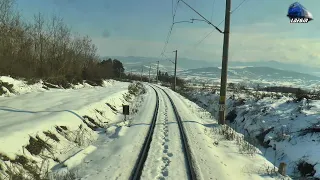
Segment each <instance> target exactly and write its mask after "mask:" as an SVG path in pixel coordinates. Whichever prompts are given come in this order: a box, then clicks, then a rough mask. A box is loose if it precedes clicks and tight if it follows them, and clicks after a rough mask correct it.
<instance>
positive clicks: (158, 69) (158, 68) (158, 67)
mask: <svg viewBox="0 0 320 180" xmlns="http://www.w3.org/2000/svg"><path fill="white" fill-rule="evenodd" d="M158 80H159V61H158V65H157V83H158Z"/></svg>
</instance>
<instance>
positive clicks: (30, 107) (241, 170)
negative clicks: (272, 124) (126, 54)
mask: <svg viewBox="0 0 320 180" xmlns="http://www.w3.org/2000/svg"><path fill="white" fill-rule="evenodd" d="M0 80H1V81H3V82H8V83H10V84H13V89H14V93H13V92H11V93H10V92H9V89H7V90H6V89H4V90H5V91H6V92H7V93H6V94H5V95H4V96H2V97H0V116H1V119H0V179H6V178H8V174H11V175H13V174H15V175H17V176H18V178H20V179H22V177H23V176H24V178H29V179H37V178H39V177H40V174H41V175H45V174H43V173H47V172H49V173H50V176H51V177H53V178H55V179H59V178H57V177H58V176H59V175H61V173H62V172H68V173H69V176H70V177H78V178H80V179H88V180H95V179H128V178H129V176H130V173H131V171H132V169H133V167H134V164H135V162H136V160H137V157H138V154H139V152H140V149H141V146H142V144H143V142H144V138H145V136H146V134H147V131H148V129H149V126H150V122H151V119H152V116H153V112H154V108H155V105H156V96H155V92H154V90H153V89H152V88H151V87H149V86H145V87H146V92H145V93H144V94H140V95H137V94H136V95H135V96H134V95H130V94H129V93H128V85H129V83H123V82H116V81H106V82H104V86H103V87H92V86H90V85H88V84H85V85H77V86H74V87H73V88H72V89H48V88H46V87H44V84H43V83H42V82H39V83H37V84H35V85H27V84H26V83H25V82H23V81H21V80H14V79H12V78H9V77H0ZM166 91H167V92H168V93H169V95H170V96H171V97H172V99H173V101H174V103H175V105H176V107H177V109H178V111H179V113H180V116H181V118H182V120H183V123H184V127H185V130H186V134H187V137H188V139H189V144H190V147H191V150H192V155H193V160H194V164H196V170H197V174H198V175H199V177H200V179H219V180H220V179H221V180H224V179H226V180H230V179H231V180H233V179H237V180H238V179H240V180H241V179H243V180H247V179H275V178H278V177H279V178H280V176H279V175H275V174H274V172H273V170H274V169H276V168H275V167H274V166H273V165H272V163H271V162H269V161H268V160H266V159H265V158H264V157H263V156H262V153H261V152H260V151H259V150H258V149H256V148H254V147H252V146H250V145H249V144H248V143H246V142H245V141H244V140H243V137H242V136H241V135H240V134H238V133H236V132H234V131H232V130H230V129H228V130H227V131H221V129H222V128H223V127H221V126H219V125H217V122H216V120H215V119H214V118H212V117H211V116H210V114H209V113H208V112H205V111H204V110H203V109H201V108H199V107H198V106H197V105H196V104H195V103H192V102H191V101H189V100H187V99H185V98H183V97H182V96H180V95H179V94H176V93H174V92H172V91H171V90H168V89H166ZM158 93H159V97H160V104H159V108H160V109H159V112H158V117H157V125H156V129H155V133H154V136H153V141H152V144H151V147H150V151H149V156H148V159H147V161H146V163H145V167H144V171H143V173H142V179H186V178H187V173H186V169H185V159H184V156H183V152H182V149H181V142H180V141H181V139H180V137H179V133H178V129H177V123H176V121H175V118H174V117H175V116H174V115H173V110H172V107H171V104H170V101H169V99H168V98H167V97H166V95H165V94H164V93H163V92H161V91H159V92H158ZM123 104H130V114H131V115H129V117H127V121H126V122H124V116H123V115H122V113H121V110H122V105H123ZM222 132H228V133H229V135H230V134H232V137H233V139H228V138H227V135H226V134H223V133H222ZM48 170H49V171H48ZM22 174H23V175H22Z"/></svg>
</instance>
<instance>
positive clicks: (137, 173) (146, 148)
mask: <svg viewBox="0 0 320 180" xmlns="http://www.w3.org/2000/svg"><path fill="white" fill-rule="evenodd" d="M149 86H150V87H151V88H152V89H153V90H154V91H155V94H156V106H155V109H154V114H153V117H152V121H151V124H150V128H149V130H148V133H147V136H146V138H145V141H144V143H143V146H142V148H141V151H140V153H139V156H138V159H137V161H136V164H135V166H134V168H133V170H132V173H131V176H130V179H131V180H138V179H140V178H141V175H142V172H143V170H144V167H145V162H146V161H147V159H148V157H149V152H150V149H151V143H152V140H154V141H157V140H158V139H156V138H155V137H154V136H155V135H154V132H155V128H156V126H158V123H157V119H158V116H159V104H160V103H159V102H160V100H159V99H160V98H159V94H160V93H161V92H163V94H162V95H164V96H166V97H163V99H164V98H168V99H169V101H170V103H169V104H170V105H171V107H172V110H173V113H174V117H175V119H176V123H177V125H178V129H179V135H180V141H181V147H182V152H183V156H184V161H185V163H186V166H185V167H186V170H185V171H186V173H187V177H188V179H190V180H196V179H197V176H196V172H195V170H194V168H193V167H194V166H193V161H192V156H191V151H190V148H189V144H188V140H187V136H186V133H185V131H184V127H183V124H182V121H181V118H180V115H179V113H178V111H177V108H176V106H175V105H174V103H173V100H172V99H171V97H170V96H169V95H168V93H167V92H166V91H165V90H163V89H162V88H161V87H158V86H155V85H149ZM165 107H166V109H167V105H166V106H165ZM166 128H168V126H166ZM167 133H168V132H167ZM165 151H167V150H165ZM157 156H161V154H159V155H158V154H157ZM149 158H151V157H149ZM167 173H168V172H167Z"/></svg>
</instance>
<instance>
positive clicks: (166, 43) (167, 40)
mask: <svg viewBox="0 0 320 180" xmlns="http://www.w3.org/2000/svg"><path fill="white" fill-rule="evenodd" d="M172 2H173V1H172ZM179 2H180V0H178V1H177V4H176V6H175V7H174V6H173V4H172V9H173V14H172V23H171V26H170V29H169V32H168V35H167V38H166V41H165V45H164V47H163V49H162V52H161V55H163V53H164V52H165V50H166V48H167V45H168V43H169V39H170V37H171V33H172V30H173V26H174V24H175V23H174V20H175V16H176V14H177V9H178V5H179ZM161 55H160V56H161Z"/></svg>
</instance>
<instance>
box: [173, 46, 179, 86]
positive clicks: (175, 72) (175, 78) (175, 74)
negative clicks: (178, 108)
mask: <svg viewBox="0 0 320 180" xmlns="http://www.w3.org/2000/svg"><path fill="white" fill-rule="evenodd" d="M173 52H175V53H176V56H175V60H174V86H173V90H174V91H176V86H177V58H178V50H175V51H173Z"/></svg>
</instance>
